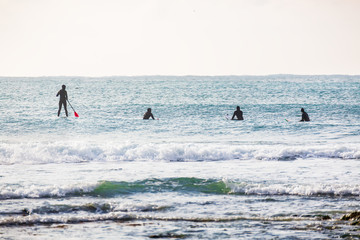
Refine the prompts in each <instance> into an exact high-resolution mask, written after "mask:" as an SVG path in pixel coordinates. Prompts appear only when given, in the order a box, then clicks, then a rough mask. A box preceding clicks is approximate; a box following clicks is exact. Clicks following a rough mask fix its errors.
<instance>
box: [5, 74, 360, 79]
mask: <svg viewBox="0 0 360 240" xmlns="http://www.w3.org/2000/svg"><path fill="white" fill-rule="evenodd" d="M267 76H314V77H316V76H351V77H360V74H292V73H279V74H243V75H241V74H216V75H215V74H214V75H201V74H199V75H198V74H186V75H176V74H174V75H171V74H149V75H144V74H141V75H99V76H89V75H37V76H21V75H18V76H0V78H44V77H53V78H64V77H72V78H73V77H78V78H109V77H267Z"/></svg>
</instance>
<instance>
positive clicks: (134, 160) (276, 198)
mask: <svg viewBox="0 0 360 240" xmlns="http://www.w3.org/2000/svg"><path fill="white" fill-rule="evenodd" d="M0 84H1V88H0V112H1V116H0V129H1V132H0V238H2V239H155V238H157V239H339V238H340V239H354V238H359V236H360V230H359V226H353V225H351V224H350V222H347V221H343V220H340V219H341V217H342V216H343V215H345V214H347V213H350V212H353V211H356V210H359V209H360V201H359V200H360V104H359V103H360V76H294V75H271V76H133V77H98V78H89V77H36V78H9V77H1V78H0ZM62 84H65V85H66V86H67V88H66V90H67V92H68V96H69V101H70V103H71V105H72V106H73V108H74V110H73V109H71V107H70V106H69V105H68V110H69V117H68V118H66V117H65V113H64V110H62V112H61V116H60V117H57V110H58V101H59V99H58V98H57V97H56V93H57V92H58V91H59V90H60V89H61V85H62ZM236 106H240V107H241V110H242V111H243V115H244V121H231V120H230V119H231V117H232V114H233V112H234V111H235V110H236ZM147 108H151V109H152V112H153V114H154V117H155V120H143V119H142V116H143V114H144V113H145V112H146V110H147ZM301 108H304V109H305V111H306V112H307V113H308V114H309V116H310V119H311V121H310V122H299V120H300V119H301V112H300V109H301ZM74 111H76V112H77V113H78V114H79V118H76V117H75V116H74Z"/></svg>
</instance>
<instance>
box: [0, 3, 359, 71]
mask: <svg viewBox="0 0 360 240" xmlns="http://www.w3.org/2000/svg"><path fill="white" fill-rule="evenodd" d="M359 13H360V0H0V76H94V77H95V76H115V75H117V76H125V75H126V76H134V75H267V74H304V75H307V74H350V75H358V74H360V14H359Z"/></svg>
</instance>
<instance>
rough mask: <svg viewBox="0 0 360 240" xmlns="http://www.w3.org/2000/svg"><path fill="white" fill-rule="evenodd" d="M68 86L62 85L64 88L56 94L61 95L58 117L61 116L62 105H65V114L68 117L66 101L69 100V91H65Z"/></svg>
mask: <svg viewBox="0 0 360 240" xmlns="http://www.w3.org/2000/svg"><path fill="white" fill-rule="evenodd" d="M65 88H66V86H65V85H62V89H61V90H60V91H59V92H58V93H57V94H56V96H59V95H60V100H59V111H58V117H59V116H60V111H61V106H62V105H64V109H65V114H66V116H67V117H68V111H67V107H66V101H67V100H68V96H67V92H66V91H65Z"/></svg>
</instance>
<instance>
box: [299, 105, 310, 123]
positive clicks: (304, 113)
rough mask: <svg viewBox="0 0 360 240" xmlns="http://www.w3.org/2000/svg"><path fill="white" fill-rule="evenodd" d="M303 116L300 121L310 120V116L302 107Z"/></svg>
mask: <svg viewBox="0 0 360 240" xmlns="http://www.w3.org/2000/svg"><path fill="white" fill-rule="evenodd" d="M301 112H302V116H301V120H300V122H309V121H310V118H309V115H308V114H307V113H306V112H305V110H304V109H303V108H301Z"/></svg>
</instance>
